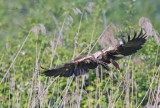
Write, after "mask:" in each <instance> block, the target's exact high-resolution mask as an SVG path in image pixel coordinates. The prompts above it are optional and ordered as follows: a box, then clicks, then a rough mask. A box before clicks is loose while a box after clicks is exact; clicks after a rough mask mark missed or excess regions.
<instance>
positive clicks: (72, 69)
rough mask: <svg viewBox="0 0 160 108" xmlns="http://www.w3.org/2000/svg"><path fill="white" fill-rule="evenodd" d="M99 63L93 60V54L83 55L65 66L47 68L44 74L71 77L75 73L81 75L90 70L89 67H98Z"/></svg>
mask: <svg viewBox="0 0 160 108" xmlns="http://www.w3.org/2000/svg"><path fill="white" fill-rule="evenodd" d="M97 65H98V64H97V62H95V61H94V60H93V57H92V56H82V57H79V58H76V59H74V60H73V61H71V62H69V63H66V64H64V66H61V67H58V68H54V69H51V70H46V71H45V72H44V74H45V75H46V76H54V77H57V76H60V77H70V76H72V75H73V74H75V76H79V75H83V74H85V73H87V72H89V69H94V68H96V67H97Z"/></svg>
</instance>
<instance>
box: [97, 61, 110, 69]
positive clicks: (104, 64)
mask: <svg viewBox="0 0 160 108" xmlns="http://www.w3.org/2000/svg"><path fill="white" fill-rule="evenodd" d="M98 64H100V65H101V66H102V67H103V68H105V69H106V70H107V71H110V68H109V66H108V65H107V63H105V62H103V61H99V63H98Z"/></svg>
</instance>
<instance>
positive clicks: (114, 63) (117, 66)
mask: <svg viewBox="0 0 160 108" xmlns="http://www.w3.org/2000/svg"><path fill="white" fill-rule="evenodd" d="M110 62H111V63H112V64H113V65H114V66H115V67H116V68H117V69H118V72H119V75H120V77H121V79H122V80H124V78H123V76H122V74H121V73H120V67H119V65H118V63H117V62H115V61H114V60H113V59H110Z"/></svg>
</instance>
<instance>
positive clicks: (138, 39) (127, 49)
mask: <svg viewBox="0 0 160 108" xmlns="http://www.w3.org/2000/svg"><path fill="white" fill-rule="evenodd" d="M127 36H128V42H127V43H126V42H125V40H124V39H123V38H122V41H123V44H121V45H119V46H117V51H116V52H117V53H118V54H122V55H124V56H128V55H131V54H133V53H136V52H137V51H138V50H139V49H141V48H142V45H143V44H144V43H145V42H146V37H147V36H146V33H145V34H143V30H142V29H141V32H140V33H139V35H138V36H137V32H136V30H134V37H133V38H132V39H130V34H129V32H127Z"/></svg>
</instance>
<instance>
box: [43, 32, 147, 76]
mask: <svg viewBox="0 0 160 108" xmlns="http://www.w3.org/2000/svg"><path fill="white" fill-rule="evenodd" d="M127 36H128V41H127V43H126V42H125V40H124V39H123V38H121V39H122V41H123V44H120V45H116V46H113V47H109V48H108V49H107V50H106V49H104V50H101V51H97V52H96V53H94V54H93V55H92V56H81V57H79V58H75V59H74V60H72V61H71V62H69V63H66V64H64V65H63V66H61V67H58V68H54V69H51V70H46V71H45V72H44V74H45V75H46V76H54V77H57V76H60V77H70V76H72V75H73V74H74V75H75V76H79V75H83V74H85V73H87V72H89V69H95V68H96V67H97V66H98V65H101V66H102V67H104V68H105V69H106V70H108V71H110V68H109V67H108V64H109V63H111V64H113V65H114V66H115V67H116V68H117V69H118V70H120V68H119V65H118V63H117V62H116V60H119V59H121V58H123V57H125V56H128V55H131V54H133V53H136V52H137V51H138V50H139V49H141V48H142V45H143V44H144V43H145V41H146V34H143V33H142V29H141V32H140V33H139V35H138V36H137V32H136V31H135V30H134V37H133V38H132V39H130V38H131V37H130V34H129V32H127Z"/></svg>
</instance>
